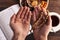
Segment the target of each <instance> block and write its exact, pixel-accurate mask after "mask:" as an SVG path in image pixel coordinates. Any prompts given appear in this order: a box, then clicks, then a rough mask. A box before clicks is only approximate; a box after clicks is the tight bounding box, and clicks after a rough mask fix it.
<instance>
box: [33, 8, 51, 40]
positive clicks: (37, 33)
mask: <svg viewBox="0 0 60 40" xmlns="http://www.w3.org/2000/svg"><path fill="white" fill-rule="evenodd" d="M35 10H36V11H34V12H33V18H34V19H33V24H32V27H33V28H32V29H33V34H34V38H35V40H41V39H40V37H43V38H42V40H45V39H44V37H45V38H46V37H47V36H48V34H49V32H50V30H51V28H52V20H51V17H50V15H48V19H47V21H46V22H45V23H44V24H43V25H42V26H41V24H42V22H43V21H44V19H45V18H44V16H47V13H48V12H47V11H46V9H44V8H40V9H39V8H38V9H35Z"/></svg>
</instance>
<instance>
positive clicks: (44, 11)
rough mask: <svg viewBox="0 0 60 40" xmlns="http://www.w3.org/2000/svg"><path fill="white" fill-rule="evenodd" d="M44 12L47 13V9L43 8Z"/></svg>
mask: <svg viewBox="0 0 60 40" xmlns="http://www.w3.org/2000/svg"><path fill="white" fill-rule="evenodd" d="M42 10H43V13H44V14H45V16H46V15H47V10H46V9H45V8H42Z"/></svg>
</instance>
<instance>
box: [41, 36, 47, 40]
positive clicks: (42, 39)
mask: <svg viewBox="0 0 60 40" xmlns="http://www.w3.org/2000/svg"><path fill="white" fill-rule="evenodd" d="M47 39H48V36H43V35H40V40H47Z"/></svg>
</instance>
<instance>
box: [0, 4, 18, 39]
mask: <svg viewBox="0 0 60 40" xmlns="http://www.w3.org/2000/svg"><path fill="white" fill-rule="evenodd" d="M18 10H19V5H18V4H16V5H13V6H11V7H9V8H7V9H5V10H3V11H1V12H0V27H1V29H2V31H3V33H4V34H5V36H6V38H7V40H11V39H12V37H13V31H12V29H11V28H10V26H9V22H10V18H11V16H12V15H13V14H14V13H17V12H18Z"/></svg>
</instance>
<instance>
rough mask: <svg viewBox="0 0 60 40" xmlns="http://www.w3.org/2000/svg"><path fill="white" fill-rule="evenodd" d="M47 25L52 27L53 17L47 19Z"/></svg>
mask: <svg viewBox="0 0 60 40" xmlns="http://www.w3.org/2000/svg"><path fill="white" fill-rule="evenodd" d="M46 24H47V25H52V20H51V16H49V17H48V19H47V23H46Z"/></svg>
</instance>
